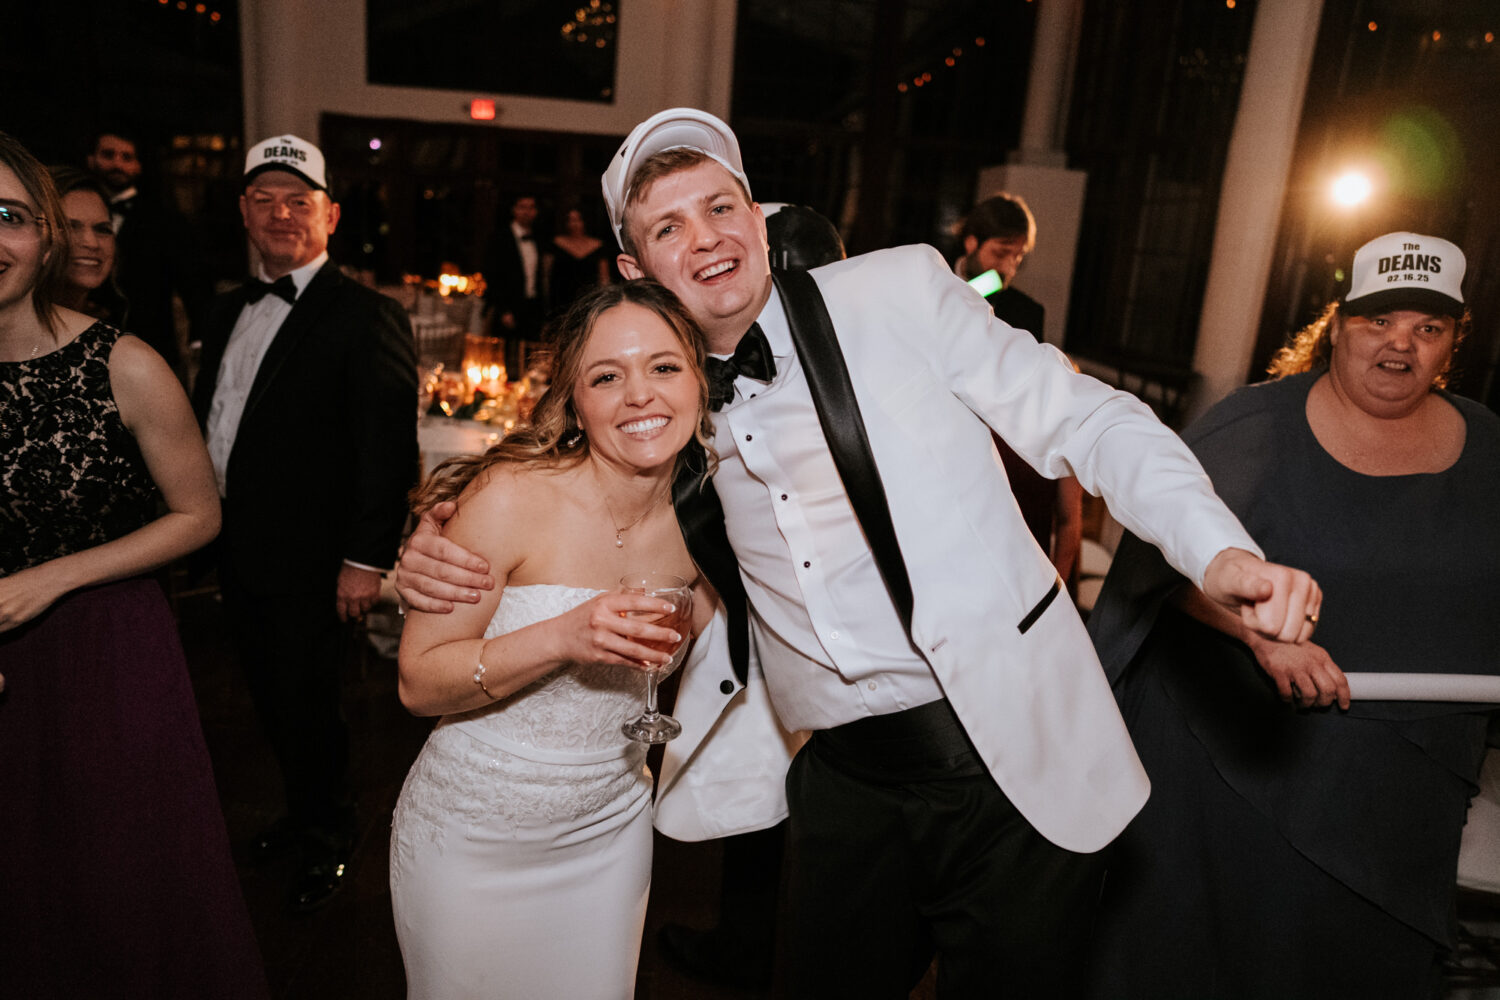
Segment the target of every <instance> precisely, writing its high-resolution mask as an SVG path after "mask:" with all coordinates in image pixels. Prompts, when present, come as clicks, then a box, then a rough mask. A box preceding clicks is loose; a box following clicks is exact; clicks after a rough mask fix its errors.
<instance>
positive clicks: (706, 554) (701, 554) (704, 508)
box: [672, 441, 750, 684]
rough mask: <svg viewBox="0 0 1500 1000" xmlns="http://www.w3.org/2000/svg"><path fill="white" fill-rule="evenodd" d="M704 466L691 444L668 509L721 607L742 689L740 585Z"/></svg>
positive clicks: (744, 605) (745, 634) (744, 651)
mask: <svg viewBox="0 0 1500 1000" xmlns="http://www.w3.org/2000/svg"><path fill="white" fill-rule="evenodd" d="M706 461H707V459H706V457H705V456H704V454H703V449H702V448H701V447H700V446H699V445H698V443H697V442H696V441H694V442H692V443H690V444H689V445H688V451H687V452H686V454H684V456H683V460H682V461H681V462H680V463H679V464H678V468H677V477H676V478H675V479H674V480H673V481H672V506H673V507H675V508H676V509H677V523H678V525H679V526H680V527H681V528H682V538H683V541H685V542H686V543H687V547H688V554H689V555H691V556H692V557H693V561H694V562H696V563H697V564H698V568H699V569H701V570H703V574H704V575H705V576H707V577H708V580H709V582H710V583H712V584H713V585H714V589H715V590H717V591H718V592H719V597H720V599H722V600H723V602H724V610H725V612H726V614H727V616H728V618H729V658H730V661H731V662H732V664H733V665H734V675H735V677H737V678H739V682H740V683H741V684H744V683H745V681H746V679H747V678H748V677H749V676H750V619H749V611H748V601H747V598H746V597H745V585H744V582H743V581H741V580H740V566H739V562H738V561H737V560H736V559H735V558H734V549H733V548H731V547H730V545H729V533H728V532H727V531H726V530H725V528H724V505H723V504H722V503H720V502H719V494H718V492H717V491H715V490H714V484H713V480H712V479H709V480H707V481H705V480H704V478H703V469H704V464H705V462H706Z"/></svg>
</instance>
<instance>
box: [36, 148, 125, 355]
mask: <svg viewBox="0 0 1500 1000" xmlns="http://www.w3.org/2000/svg"><path fill="white" fill-rule="evenodd" d="M50 169H51V173H52V180H53V182H54V183H55V184H56V185H57V193H58V194H59V195H60V196H61V197H62V206H63V214H64V215H66V216H67V220H68V251H69V255H70V256H69V259H68V269H67V271H66V274H65V285H64V290H63V294H62V297H61V299H60V300H59V304H60V305H63V306H66V307H67V308H69V309H73V310H76V311H77V312H81V313H83V314H85V315H87V316H92V317H94V318H95V319H102V320H104V321H105V322H106V323H108V324H109V325H110V326H113V327H116V328H117V329H121V330H124V329H127V323H128V318H129V305H130V304H129V303H128V302H126V301H125V296H124V295H123V294H122V293H121V292H120V286H119V285H118V284H116V283H115V278H114V266H115V230H114V226H113V225H112V224H111V222H110V217H109V192H108V191H106V190H105V188H104V185H103V184H101V183H100V182H99V180H98V179H96V178H95V177H94V176H93V175H92V174H87V173H84V172H83V171H82V170H79V169H77V168H76V167H52V168H50Z"/></svg>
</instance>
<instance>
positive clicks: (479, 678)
mask: <svg viewBox="0 0 1500 1000" xmlns="http://www.w3.org/2000/svg"><path fill="white" fill-rule="evenodd" d="M484 671H485V666H484V661H483V660H480V661H479V665H478V667H477V669H475V671H474V683H475V684H478V685H479V690H481V691H483V692H484V696H485V697H486V698H488V699H489V700H490V701H494V700H495V696H494V695H492V694H490V689H489V688H487V687H485V686H484Z"/></svg>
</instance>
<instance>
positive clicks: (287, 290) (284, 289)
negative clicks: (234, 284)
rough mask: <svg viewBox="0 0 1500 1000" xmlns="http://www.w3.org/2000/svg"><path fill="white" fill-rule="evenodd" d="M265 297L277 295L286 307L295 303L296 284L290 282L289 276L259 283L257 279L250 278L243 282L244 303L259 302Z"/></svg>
mask: <svg viewBox="0 0 1500 1000" xmlns="http://www.w3.org/2000/svg"><path fill="white" fill-rule="evenodd" d="M267 295H277V296H280V297H281V298H283V299H285V300H286V302H287V304H288V305H296V303H297V283H296V282H295V281H293V280H292V276H291V275H290V274H283V275H282V276H281V277H279V278H277V279H276V280H275V281H261V280H260V279H259V278H251V279H250V280H249V281H246V282H245V301H246V302H252V303H253V302H259V301H260V300H261V299H263V298H265V297H266V296H267Z"/></svg>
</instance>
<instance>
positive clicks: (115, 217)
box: [109, 184, 139, 236]
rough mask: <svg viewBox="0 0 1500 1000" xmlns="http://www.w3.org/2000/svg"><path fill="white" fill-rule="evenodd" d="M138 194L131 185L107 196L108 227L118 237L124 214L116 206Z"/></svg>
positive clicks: (123, 221) (123, 222)
mask: <svg viewBox="0 0 1500 1000" xmlns="http://www.w3.org/2000/svg"><path fill="white" fill-rule="evenodd" d="M138 193H139V192H137V191H136V189H135V185H134V184H132V185H130V187H128V188H126V189H125V190H124V191H119V192H116V193H115V194H112V195H110V196H109V226H110V228H111V229H113V230H114V231H115V235H116V236H119V235H120V227H121V226H123V225H124V224H125V213H124V212H123V211H121V210H120V209H119V208H117V207H116V206H117V205H119V204H120V203H121V202H125V201H130V200H131V199H132V198H134V197H135V196H136V195H137V194H138Z"/></svg>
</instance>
